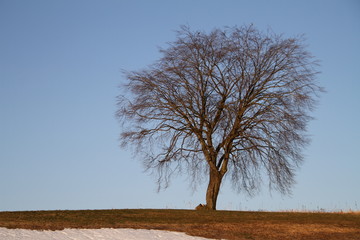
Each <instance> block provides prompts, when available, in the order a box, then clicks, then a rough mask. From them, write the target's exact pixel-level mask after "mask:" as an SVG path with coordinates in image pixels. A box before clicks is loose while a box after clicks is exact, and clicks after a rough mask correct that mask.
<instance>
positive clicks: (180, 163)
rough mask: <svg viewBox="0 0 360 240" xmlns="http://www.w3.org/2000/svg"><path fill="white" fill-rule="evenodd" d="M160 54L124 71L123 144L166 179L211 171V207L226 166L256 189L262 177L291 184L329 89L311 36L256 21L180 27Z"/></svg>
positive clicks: (244, 185) (280, 186)
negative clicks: (319, 77)
mask: <svg viewBox="0 0 360 240" xmlns="http://www.w3.org/2000/svg"><path fill="white" fill-rule="evenodd" d="M161 53H162V57H161V58H160V59H159V60H158V61H156V62H155V63H154V64H152V65H150V66H148V67H147V68H146V69H144V70H139V71H130V72H126V79H127V84H126V86H125V87H124V89H125V94H123V95H120V96H119V97H118V111H117V116H118V118H119V120H120V121H121V122H122V124H124V125H123V131H122V133H121V142H122V144H123V146H126V145H130V144H131V145H132V146H135V147H136V149H135V151H136V152H138V153H141V158H142V160H143V161H144V164H145V166H146V168H147V169H153V170H156V172H157V173H158V183H159V186H161V184H165V186H167V183H168V180H169V177H170V176H171V175H172V174H174V173H178V172H184V171H185V172H186V173H188V174H190V176H193V177H194V178H196V177H197V176H203V175H204V174H205V175H207V176H209V185H208V189H207V194H206V206H207V207H208V208H210V209H216V201H217V196H218V193H219V189H220V185H221V182H222V179H223V177H224V176H225V175H227V173H228V174H229V177H231V182H232V183H233V185H234V186H235V187H236V188H237V189H239V190H245V191H247V192H248V193H252V192H253V191H254V190H255V189H258V187H259V186H260V183H261V182H262V179H264V177H265V178H267V180H268V182H269V184H270V186H271V188H274V189H277V190H279V191H280V192H282V193H287V192H289V190H290V187H291V186H292V184H293V183H294V176H295V171H296V169H297V168H298V167H299V165H300V163H301V162H302V160H303V155H302V150H303V148H304V147H305V146H306V145H307V144H308V142H309V138H308V137H307V135H306V126H307V123H308V121H309V120H310V119H311V116H310V112H311V111H312V110H313V108H314V106H315V104H316V100H317V97H318V94H319V92H321V91H322V89H321V87H319V86H318V84H317V83H316V81H315V76H316V73H317V71H316V67H317V65H318V64H317V61H316V60H314V57H313V56H312V55H311V54H310V53H309V52H308V51H306V49H305V45H304V41H303V38H302V37H293V38H285V37H283V36H282V35H277V34H274V33H272V32H271V31H268V32H265V33H264V32H261V31H259V30H257V29H256V28H255V27H254V26H252V25H250V26H242V27H233V28H225V29H214V30H213V31H211V32H210V33H206V32H202V31H191V30H190V28H188V27H182V28H181V29H180V31H178V35H177V39H176V41H174V42H171V43H169V45H168V47H167V48H166V49H162V50H161Z"/></svg>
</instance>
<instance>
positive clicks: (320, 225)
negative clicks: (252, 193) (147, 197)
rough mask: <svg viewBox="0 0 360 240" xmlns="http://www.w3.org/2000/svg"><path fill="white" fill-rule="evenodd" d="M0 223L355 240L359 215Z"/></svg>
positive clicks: (67, 214)
mask: <svg viewBox="0 0 360 240" xmlns="http://www.w3.org/2000/svg"><path fill="white" fill-rule="evenodd" d="M0 227H6V228H25V229H37V230H61V229H64V228H142V229H159V230H170V231H181V232H186V233H188V234H190V235H195V236H202V237H207V238H217V239H219V238H222V239H253V240H265V239H266V240H275V239H276V240H278V239H284V240H286V239H291V240H296V239H310V240H311V239H314V240H315V239H316V240H318V239H329V240H332V239H334V240H335V239H336V240H338V239H346V240H347V239H348V240H355V239H356V240H358V239H360V214H354V213H296V212H295V213H294V212H239V211H193V210H156V209H125V210H78V211H25V212H0Z"/></svg>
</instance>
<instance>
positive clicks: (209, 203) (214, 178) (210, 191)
mask: <svg viewBox="0 0 360 240" xmlns="http://www.w3.org/2000/svg"><path fill="white" fill-rule="evenodd" d="M222 178H223V175H222V174H221V173H220V172H219V171H217V170H214V169H211V168H210V178H209V185H208V188H207V192H206V207H207V208H209V209H211V210H216V201H217V198H218V195H219V190H220V185H221V180H222Z"/></svg>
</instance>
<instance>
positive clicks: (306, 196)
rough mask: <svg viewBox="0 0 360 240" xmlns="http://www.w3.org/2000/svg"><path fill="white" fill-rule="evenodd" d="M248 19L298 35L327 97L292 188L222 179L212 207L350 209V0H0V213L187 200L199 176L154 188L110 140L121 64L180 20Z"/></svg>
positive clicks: (354, 17)
mask: <svg viewBox="0 0 360 240" xmlns="http://www.w3.org/2000/svg"><path fill="white" fill-rule="evenodd" d="M250 23H253V24H254V25H255V26H256V27H257V28H259V29H261V30H266V29H267V28H268V27H270V28H272V30H273V31H274V32H276V33H284V35H285V36H295V35H298V34H305V36H306V39H307V40H306V43H307V44H308V50H309V51H310V52H311V53H312V54H313V55H315V56H316V57H317V59H319V60H320V61H321V67H320V68H319V70H320V71H321V74H319V76H318V81H319V82H320V84H321V85H322V86H323V87H325V88H326V90H327V93H325V94H322V97H321V99H320V104H319V106H318V108H317V109H316V111H315V112H314V113H313V115H314V117H315V118H316V120H314V121H312V122H311V123H310V125H309V130H308V133H309V135H311V136H312V143H311V145H310V146H309V147H308V148H307V149H306V150H305V151H304V153H305V156H306V157H305V163H304V165H303V166H302V167H301V168H300V170H299V171H298V175H297V178H296V179H297V182H298V183H297V184H296V185H295V186H294V188H293V195H292V196H281V195H279V194H278V193H276V192H272V193H269V191H268V189H267V185H266V183H265V184H264V187H263V191H261V192H260V193H259V195H257V196H255V197H253V198H250V197H247V196H246V195H245V194H244V193H240V194H237V193H236V192H233V191H232V189H231V186H230V184H227V183H225V185H224V186H223V188H222V191H221V193H220V195H219V199H218V208H219V209H234V210H259V209H264V210H284V209H295V210H305V209H307V210H317V209H321V208H323V209H326V210H339V209H343V210H347V209H350V208H351V209H355V210H360V187H359V186H360V106H359V105H360V1H358V0H353V1H351V0H338V1H333V0H323V1H320V0H308V1H291V0H283V1H280V0H275V1H267V0H263V1H260V0H255V1H245V0H244V1H241V0H239V1H235V0H234V1H230V0H223V1H215V0H214V1H210V0H182V1H169V0H159V1H149V0H143V1H139V0H117V1H115V0H106V1H102V0H58V1H48V0H32V1H27V0H0V211H6V210H41V209H42V210H47V209H104V208H105V209H110V208H194V207H195V206H196V205H197V204H199V203H204V202H205V188H206V182H204V184H203V185H200V186H199V187H198V188H197V191H193V189H192V188H191V187H190V186H189V183H188V182H187V179H186V176H183V177H179V178H176V179H174V180H173V181H172V183H171V185H170V187H169V188H168V189H167V190H165V191H161V192H160V193H157V192H156V187H157V186H156V184H155V179H154V177H153V176H150V175H149V174H148V173H144V172H143V168H142V164H141V161H139V160H136V159H133V157H132V154H131V152H129V150H126V149H120V148H119V141H118V138H119V133H120V126H119V124H118V122H117V120H116V118H115V116H114V115H115V111H116V96H117V95H118V94H119V93H120V90H119V88H118V86H119V85H120V84H122V83H124V81H125V79H124V76H123V75H122V72H121V71H122V69H125V70H139V69H141V68H144V67H146V66H147V65H149V64H151V63H153V62H154V61H155V60H156V59H158V58H159V57H160V54H159V52H158V49H159V47H166V43H167V42H169V41H173V40H175V36H176V34H175V30H177V29H179V26H180V25H182V24H187V25H189V26H190V27H191V28H192V29H193V30H205V31H210V30H211V29H213V28H214V27H223V26H234V25H242V24H250Z"/></svg>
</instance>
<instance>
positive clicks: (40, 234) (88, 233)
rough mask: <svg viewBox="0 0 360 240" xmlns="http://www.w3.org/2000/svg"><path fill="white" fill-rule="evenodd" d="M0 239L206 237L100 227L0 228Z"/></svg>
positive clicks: (186, 239)
mask: <svg viewBox="0 0 360 240" xmlns="http://www.w3.org/2000/svg"><path fill="white" fill-rule="evenodd" d="M0 239H1V240H30V239H31V240H34V239H35V240H50V239H54V240H55V239H56V240H92V239H94V240H95V239H96V240H118V239H121V240H134V239H136V240H142V239H144V240H145V239H147V240H159V239H162V240H164V239H174V240H205V239H206V238H201V237H192V236H189V235H186V234H185V233H180V232H169V231H159V230H144V229H141V230H136V229H127V228H118V229H112V228H102V229H64V230H62V231H36V230H25V229H7V228H0Z"/></svg>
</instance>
